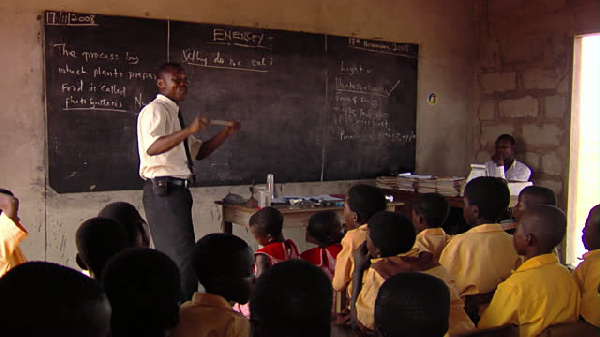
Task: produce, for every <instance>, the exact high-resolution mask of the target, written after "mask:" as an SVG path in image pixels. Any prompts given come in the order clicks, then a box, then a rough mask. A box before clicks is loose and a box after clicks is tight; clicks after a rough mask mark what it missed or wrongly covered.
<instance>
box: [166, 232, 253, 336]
mask: <svg viewBox="0 0 600 337" xmlns="http://www.w3.org/2000/svg"><path fill="white" fill-rule="evenodd" d="M253 266H254V256H253V254H252V250H251V249H250V247H248V244H246V242H245V241H244V240H242V239H240V238H239V237H237V236H235V235H231V234H220V233H218V234H208V235H206V236H204V237H203V238H201V239H200V240H198V242H196V248H195V250H194V269H195V270H196V276H197V277H198V281H200V283H202V286H204V289H205V291H206V293H198V292H197V293H195V294H194V296H193V297H192V300H191V301H188V302H185V303H184V304H182V305H181V309H180V311H179V316H180V320H179V325H177V327H176V328H175V329H174V330H173V331H171V334H170V337H242V336H243V337H248V336H249V334H250V323H249V322H248V320H247V319H246V317H244V316H243V315H241V314H239V313H237V312H235V311H233V310H232V306H231V305H230V304H229V303H232V302H237V303H242V304H245V303H247V302H248V299H249V298H250V294H251V293H252V290H253V288H254V279H255V278H254V270H253Z"/></svg>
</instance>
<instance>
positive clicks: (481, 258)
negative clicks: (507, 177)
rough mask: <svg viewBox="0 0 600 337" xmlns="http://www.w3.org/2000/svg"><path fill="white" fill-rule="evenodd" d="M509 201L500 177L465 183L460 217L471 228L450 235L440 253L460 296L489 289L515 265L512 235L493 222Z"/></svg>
mask: <svg viewBox="0 0 600 337" xmlns="http://www.w3.org/2000/svg"><path fill="white" fill-rule="evenodd" d="M509 201H510V192H509V190H508V187H507V186H506V184H505V183H504V181H503V180H502V179H500V178H495V177H478V178H475V179H473V180H471V181H470V182H469V183H468V184H467V186H466V187H465V198H464V202H465V206H464V217H465V222H466V223H467V224H468V225H469V226H471V229H470V230H468V231H467V232H465V233H463V234H458V235H455V236H453V237H452V239H451V240H450V242H448V245H447V246H446V248H444V250H443V251H442V255H441V256H440V263H441V264H442V265H443V266H444V267H445V268H446V269H447V270H448V271H449V272H450V274H451V275H452V276H453V277H454V280H455V281H456V289H457V290H458V292H459V294H460V295H461V296H462V297H464V296H466V295H475V294H484V293H491V292H493V291H494V290H495V289H496V286H497V285H498V284H499V283H500V282H502V281H503V280H505V279H506V278H508V277H509V276H510V272H511V270H512V269H514V268H516V264H517V261H518V260H519V256H518V255H517V252H516V251H515V248H514V247H513V244H512V237H511V235H510V234H507V233H505V232H504V231H503V230H502V228H501V227H500V225H499V224H498V223H497V220H498V218H499V217H500V216H501V215H502V213H503V212H504V210H505V209H506V207H508V203H509Z"/></svg>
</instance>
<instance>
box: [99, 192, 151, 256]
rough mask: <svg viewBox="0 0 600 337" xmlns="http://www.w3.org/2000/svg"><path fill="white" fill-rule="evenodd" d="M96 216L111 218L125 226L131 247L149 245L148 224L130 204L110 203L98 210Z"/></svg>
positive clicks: (145, 246)
mask: <svg viewBox="0 0 600 337" xmlns="http://www.w3.org/2000/svg"><path fill="white" fill-rule="evenodd" d="M98 217H99V218H109V219H113V220H115V221H117V222H119V223H121V224H122V225H123V226H125V230H127V233H128V234H129V236H130V237H131V240H132V247H142V248H149V247H150V234H149V229H148V224H147V223H146V220H144V219H142V216H141V215H140V212H138V210H137V209H136V208H135V206H133V205H132V204H130V203H126V202H122V201H120V202H113V203H110V204H108V205H106V206H104V208H102V210H100V213H98Z"/></svg>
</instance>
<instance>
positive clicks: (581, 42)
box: [567, 34, 600, 265]
mask: <svg viewBox="0 0 600 337" xmlns="http://www.w3.org/2000/svg"><path fill="white" fill-rule="evenodd" d="M599 93H600V34H594V35H586V36H582V37H576V38H575V54H574V66H573V96H572V112H571V162H570V172H569V212H568V213H569V230H568V232H567V263H569V264H571V265H577V264H578V263H579V262H580V260H579V259H578V258H580V257H581V256H582V255H583V254H584V253H585V252H586V250H585V248H584V247H583V243H582V242H581V235H582V233H581V231H582V229H583V227H584V225H585V220H586V218H587V215H588V212H589V210H590V208H592V207H593V206H595V205H598V204H600V104H599V102H600V101H599V100H600V97H599Z"/></svg>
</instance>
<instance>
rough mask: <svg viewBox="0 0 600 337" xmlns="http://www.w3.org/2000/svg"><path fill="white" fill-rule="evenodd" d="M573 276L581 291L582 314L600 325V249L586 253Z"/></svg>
mask: <svg viewBox="0 0 600 337" xmlns="http://www.w3.org/2000/svg"><path fill="white" fill-rule="evenodd" d="M573 276H574V277H575V281H576V282H577V285H579V290H580V291H581V307H580V311H581V316H583V318H585V320H586V321H587V322H588V323H590V324H593V325H595V326H597V327H600V294H599V293H598V292H599V291H600V249H595V250H590V251H589V252H587V253H585V254H584V255H583V261H582V262H581V263H580V264H579V265H578V266H577V268H575V271H574V272H573Z"/></svg>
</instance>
